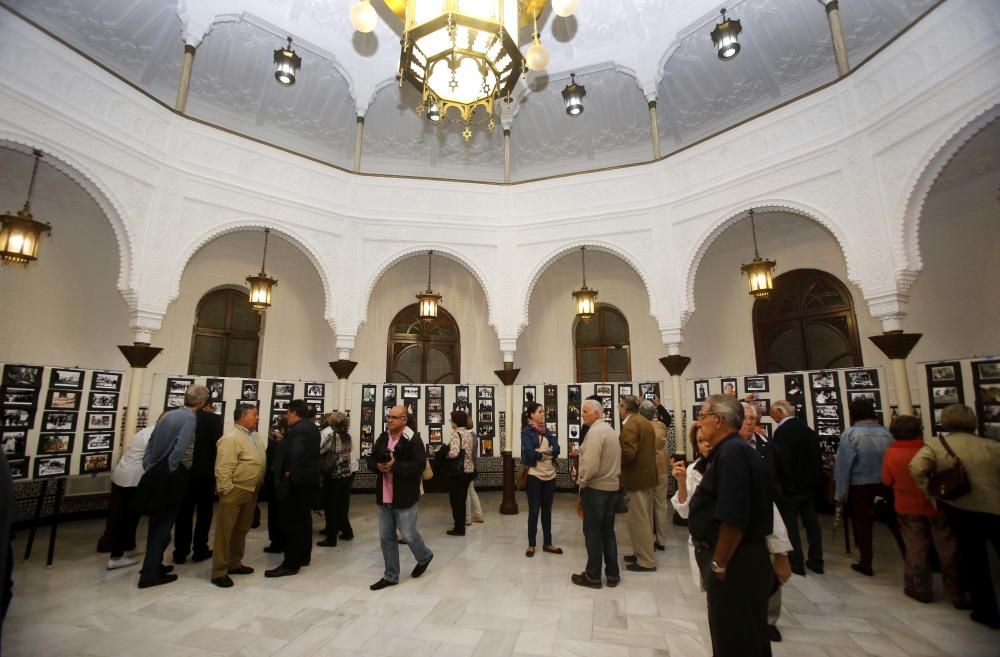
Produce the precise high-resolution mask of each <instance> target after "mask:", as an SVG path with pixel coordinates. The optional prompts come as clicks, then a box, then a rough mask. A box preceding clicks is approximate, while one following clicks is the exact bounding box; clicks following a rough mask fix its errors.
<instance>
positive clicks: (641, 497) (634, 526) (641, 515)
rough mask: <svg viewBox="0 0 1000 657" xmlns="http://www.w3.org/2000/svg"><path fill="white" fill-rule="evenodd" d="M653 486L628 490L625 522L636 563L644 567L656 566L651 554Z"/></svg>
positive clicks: (654, 558)
mask: <svg viewBox="0 0 1000 657" xmlns="http://www.w3.org/2000/svg"><path fill="white" fill-rule="evenodd" d="M655 490H656V489H655V488H646V489H644V490H630V491H628V514H627V515H626V518H625V520H626V524H627V525H628V535H629V538H630V539H631V541H632V552H633V553H634V554H635V556H636V563H638V564H639V565H640V566H642V567H644V568H656V557H655V556H653V494H654V491H655Z"/></svg>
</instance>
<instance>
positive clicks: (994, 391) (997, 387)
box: [979, 383, 1000, 404]
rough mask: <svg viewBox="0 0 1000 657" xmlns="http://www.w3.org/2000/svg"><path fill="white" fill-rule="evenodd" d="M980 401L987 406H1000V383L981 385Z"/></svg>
mask: <svg viewBox="0 0 1000 657" xmlns="http://www.w3.org/2000/svg"><path fill="white" fill-rule="evenodd" d="M979 399H980V400H981V401H982V402H983V403H985V404H1000V383H980V384H979Z"/></svg>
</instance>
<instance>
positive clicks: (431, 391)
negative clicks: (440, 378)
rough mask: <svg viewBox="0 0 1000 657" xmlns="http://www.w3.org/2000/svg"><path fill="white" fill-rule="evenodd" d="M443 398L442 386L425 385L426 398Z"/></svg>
mask: <svg viewBox="0 0 1000 657" xmlns="http://www.w3.org/2000/svg"><path fill="white" fill-rule="evenodd" d="M432 397H433V398H437V399H444V386H427V398H428V399H430V398H432Z"/></svg>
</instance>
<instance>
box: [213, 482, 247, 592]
mask: <svg viewBox="0 0 1000 657" xmlns="http://www.w3.org/2000/svg"><path fill="white" fill-rule="evenodd" d="M256 505H257V494H256V493H255V492H253V491H249V490H243V489H242V488H233V489H232V490H230V491H228V492H226V493H225V494H224V495H220V496H219V506H218V507H216V509H215V546H214V548H213V550H212V579H215V578H217V577H222V576H223V575H225V574H226V573H228V572H229V571H230V570H233V569H234V568H239V567H240V566H242V565H243V551H244V549H245V548H246V540H247V532H249V531H250V525H252V524H253V510H254V507H255V506H256Z"/></svg>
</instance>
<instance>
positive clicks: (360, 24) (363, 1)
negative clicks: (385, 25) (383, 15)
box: [351, 0, 378, 32]
mask: <svg viewBox="0 0 1000 657" xmlns="http://www.w3.org/2000/svg"><path fill="white" fill-rule="evenodd" d="M376 23H378V14H377V13H375V8H374V7H372V6H371V3H370V2H369V1H368V0H358V1H357V2H355V3H354V4H353V5H351V25H353V26H354V29H355V30H357V31H358V32H371V31H372V30H374V29H375V25H376Z"/></svg>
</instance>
